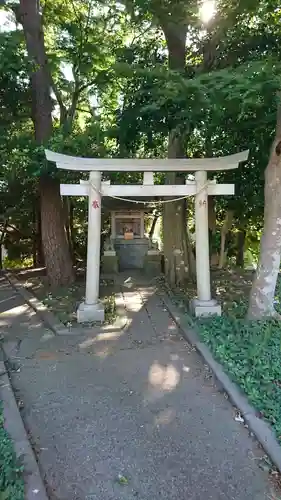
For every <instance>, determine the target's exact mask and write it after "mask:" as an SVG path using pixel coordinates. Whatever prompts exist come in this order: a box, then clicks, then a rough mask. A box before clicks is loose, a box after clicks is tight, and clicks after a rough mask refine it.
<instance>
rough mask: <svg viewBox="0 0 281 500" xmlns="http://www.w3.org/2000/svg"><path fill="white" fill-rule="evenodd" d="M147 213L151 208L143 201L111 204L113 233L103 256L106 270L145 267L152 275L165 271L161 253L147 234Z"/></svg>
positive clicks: (106, 243) (103, 264)
mask: <svg viewBox="0 0 281 500" xmlns="http://www.w3.org/2000/svg"><path fill="white" fill-rule="evenodd" d="M147 212H149V209H147V207H146V206H145V205H142V204H133V203H125V202H124V203H123V204H122V205H119V206H116V207H111V210H110V228H111V234H110V237H109V238H107V239H106V241H105V244H104V249H103V256H102V271H103V272H104V273H116V272H118V271H124V270H129V269H139V270H142V269H143V270H144V272H148V273H149V274H150V275H155V274H159V273H160V272H161V252H160V251H159V250H158V248H157V244H156V243H153V242H152V241H151V240H150V239H149V238H148V236H147V235H146V234H145V216H146V215H147ZM153 246H154V248H153Z"/></svg>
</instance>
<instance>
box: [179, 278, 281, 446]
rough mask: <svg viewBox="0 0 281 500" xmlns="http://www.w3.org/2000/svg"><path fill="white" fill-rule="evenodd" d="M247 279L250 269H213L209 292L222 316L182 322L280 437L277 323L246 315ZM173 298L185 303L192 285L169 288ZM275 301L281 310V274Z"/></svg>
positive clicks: (280, 351)
mask: <svg viewBox="0 0 281 500" xmlns="http://www.w3.org/2000/svg"><path fill="white" fill-rule="evenodd" d="M250 287H251V279H250V277H249V274H248V273H244V275H242V274H241V275H237V273H235V271H230V272H228V271H223V272H217V273H216V274H215V275H214V276H213V293H214V296H216V297H217V298H218V300H219V301H220V302H221V304H222V306H223V315H222V317H210V318H204V319H203V318H202V319H197V320H195V319H193V318H191V317H190V316H189V315H186V317H185V318H186V324H189V325H190V326H192V328H194V329H196V330H197V333H198V334H199V336H200V337H201V339H202V340H203V341H204V342H205V343H206V344H207V345H208V346H209V348H210V350H211V351H212V353H213V355H214V357H215V359H216V360H217V361H218V362H219V363H221V365H222V366H223V367H224V369H225V371H226V372H227V373H228V374H229V376H230V378H232V380H233V381H234V382H236V383H237V384H238V385H239V386H240V387H241V388H242V390H243V391H244V392H245V393H246V394H247V396H248V398H249V400H250V401H251V403H252V404H253V406H254V407H255V408H256V409H257V410H258V411H259V412H260V416H261V417H263V418H264V419H265V420H266V421H267V422H268V423H270V424H271V426H272V427H273V429H274V431H275V433H276V436H277V439H278V440H279V442H280V443H281V323H280V321H278V320H273V319H270V320H264V321H249V320H247V319H246V314H247V308H248V296H249V291H250ZM172 295H173V300H175V301H176V303H177V304H178V305H180V306H181V307H184V308H186V307H187V302H188V299H189V298H191V297H192V296H194V289H193V288H192V287H191V286H190V285H188V286H187V287H186V288H185V289H184V290H183V289H182V290H176V291H173V294H172ZM275 307H276V309H277V310H278V312H279V313H281V279H280V278H279V280H278V283H277V288H276V297H275Z"/></svg>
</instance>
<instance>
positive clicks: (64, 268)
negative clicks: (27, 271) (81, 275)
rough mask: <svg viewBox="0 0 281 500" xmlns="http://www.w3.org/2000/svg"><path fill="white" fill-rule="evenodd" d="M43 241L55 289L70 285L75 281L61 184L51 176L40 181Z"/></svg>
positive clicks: (47, 267) (49, 276) (47, 269)
mask: <svg viewBox="0 0 281 500" xmlns="http://www.w3.org/2000/svg"><path fill="white" fill-rule="evenodd" d="M40 194H41V221H42V241H43V247H44V254H45V261H46V271H47V277H48V278H49V281H50V284H51V285H52V286H53V287H56V286H59V285H68V284H69V283H70V281H72V280H73V268H72V261H71V258H70V254H69V247H68V244H67V239H66V234H65V228H64V226H62V224H61V223H60V222H61V220H62V219H63V213H62V204H61V198H60V187H59V182H58V181H57V180H55V179H51V178H50V177H49V176H46V177H43V176H42V177H41V179H40ZM70 278H71V280H70Z"/></svg>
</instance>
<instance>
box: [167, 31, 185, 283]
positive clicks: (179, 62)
mask: <svg viewBox="0 0 281 500" xmlns="http://www.w3.org/2000/svg"><path fill="white" fill-rule="evenodd" d="M162 29H163V32H164V35H165V38H166V42H167V46H168V52H169V68H170V69H172V70H176V71H181V72H183V71H184V70H185V52H186V33H187V29H186V26H183V25H180V24H177V23H171V22H167V23H165V22H162ZM184 156H185V151H184V147H183V140H182V137H180V136H179V133H178V132H177V131H176V130H172V131H171V132H170V134H169V145H168V157H169V158H183V157H184ZM179 179H180V177H178V176H177V175H176V173H174V172H171V173H168V174H167V175H166V183H167V184H176V183H177V181H179ZM181 182H182V180H181ZM186 225H187V213H186V202H185V200H179V201H176V202H172V203H165V204H164V207H163V243H164V245H163V246H164V262H165V274H166V277H167V279H168V281H169V283H170V284H171V285H179V284H180V283H182V282H183V280H184V279H185V277H187V276H188V272H189V265H188V263H189V258H188V256H189V253H188V239H187V227H186Z"/></svg>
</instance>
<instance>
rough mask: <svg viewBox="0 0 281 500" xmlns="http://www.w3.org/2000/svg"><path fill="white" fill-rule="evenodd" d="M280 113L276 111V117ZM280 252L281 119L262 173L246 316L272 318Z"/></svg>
mask: <svg viewBox="0 0 281 500" xmlns="http://www.w3.org/2000/svg"><path fill="white" fill-rule="evenodd" d="M279 114H280V110H279V113H278V115H279ZM280 253H281V117H278V122H277V133H276V139H275V140H274V143H273V146H272V151H271V154H270V158H269V162H268V165H267V167H266V170H265V189H264V229H263V235H262V239H261V250H260V259H259V265H258V269H257V272H256V276H255V279H254V282H253V285H252V290H251V295H250V303H249V310H248V317H249V318H250V319H262V318H265V317H270V316H275V315H276V312H275V309H274V295H275V288H276V282H277V277H278V273H279V268H280Z"/></svg>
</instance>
